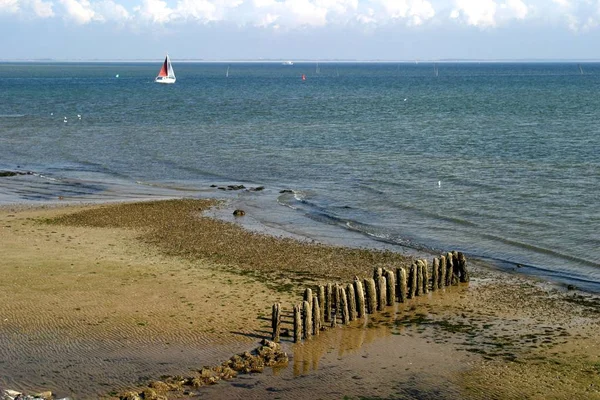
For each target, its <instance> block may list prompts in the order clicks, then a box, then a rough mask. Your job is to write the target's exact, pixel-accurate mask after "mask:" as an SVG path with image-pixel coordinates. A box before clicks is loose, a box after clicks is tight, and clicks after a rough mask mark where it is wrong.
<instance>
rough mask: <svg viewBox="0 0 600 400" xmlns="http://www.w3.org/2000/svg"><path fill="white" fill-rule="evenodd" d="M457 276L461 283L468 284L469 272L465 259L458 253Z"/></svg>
mask: <svg viewBox="0 0 600 400" xmlns="http://www.w3.org/2000/svg"><path fill="white" fill-rule="evenodd" d="M458 274H459V280H460V281H461V282H469V271H468V270H467V257H465V255H464V254H463V253H461V252H460V251H459V252H458Z"/></svg>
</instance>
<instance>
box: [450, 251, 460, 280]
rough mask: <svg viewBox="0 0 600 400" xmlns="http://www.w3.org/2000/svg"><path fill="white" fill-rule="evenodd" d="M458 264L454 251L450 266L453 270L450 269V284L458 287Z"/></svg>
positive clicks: (456, 254) (456, 252) (456, 253)
mask: <svg viewBox="0 0 600 400" xmlns="http://www.w3.org/2000/svg"><path fill="white" fill-rule="evenodd" d="M458 263H459V261H458V251H456V250H454V251H453V252H452V265H453V268H452V284H453V285H458V282H459V274H460V273H459V271H458V269H459V267H458Z"/></svg>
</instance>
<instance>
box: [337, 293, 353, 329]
mask: <svg viewBox="0 0 600 400" xmlns="http://www.w3.org/2000/svg"><path fill="white" fill-rule="evenodd" d="M338 290H339V293H340V294H339V299H340V313H341V314H342V324H344V325H348V324H349V323H350V316H349V315H348V297H347V296H346V289H344V288H343V287H340V288H339V289H338Z"/></svg>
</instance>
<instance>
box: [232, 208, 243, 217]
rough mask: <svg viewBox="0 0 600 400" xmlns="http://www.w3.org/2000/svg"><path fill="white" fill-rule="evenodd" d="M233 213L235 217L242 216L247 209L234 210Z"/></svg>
mask: <svg viewBox="0 0 600 400" xmlns="http://www.w3.org/2000/svg"><path fill="white" fill-rule="evenodd" d="M233 215H234V216H235V217H242V216H244V215H246V211H244V210H235V211H234V212H233Z"/></svg>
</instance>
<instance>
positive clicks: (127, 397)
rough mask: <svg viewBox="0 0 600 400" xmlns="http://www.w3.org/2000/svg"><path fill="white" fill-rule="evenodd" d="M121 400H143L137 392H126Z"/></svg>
mask: <svg viewBox="0 0 600 400" xmlns="http://www.w3.org/2000/svg"><path fill="white" fill-rule="evenodd" d="M119 399H120V400H142V398H141V397H140V395H139V394H138V393H137V392H125V393H123V394H122V395H121V396H120V397H119Z"/></svg>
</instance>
